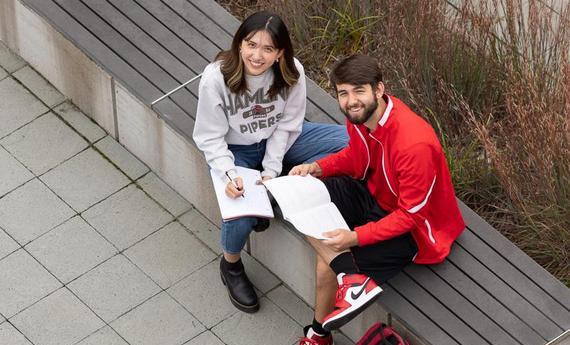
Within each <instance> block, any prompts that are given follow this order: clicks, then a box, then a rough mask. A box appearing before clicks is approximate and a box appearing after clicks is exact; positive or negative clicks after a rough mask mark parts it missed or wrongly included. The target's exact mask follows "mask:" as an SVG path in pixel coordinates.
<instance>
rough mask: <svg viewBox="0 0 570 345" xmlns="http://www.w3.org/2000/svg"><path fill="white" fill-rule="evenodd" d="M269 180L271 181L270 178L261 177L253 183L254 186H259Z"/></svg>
mask: <svg viewBox="0 0 570 345" xmlns="http://www.w3.org/2000/svg"><path fill="white" fill-rule="evenodd" d="M271 179H272V177H271V176H261V180H257V181H255V184H257V185H260V184H263V182H265V181H268V180H271Z"/></svg>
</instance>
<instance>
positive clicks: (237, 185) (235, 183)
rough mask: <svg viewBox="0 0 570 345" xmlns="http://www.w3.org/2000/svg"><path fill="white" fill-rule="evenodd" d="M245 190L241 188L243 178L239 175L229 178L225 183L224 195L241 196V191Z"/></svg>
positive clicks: (233, 197)
mask: <svg viewBox="0 0 570 345" xmlns="http://www.w3.org/2000/svg"><path fill="white" fill-rule="evenodd" d="M244 192H245V190H244V188H243V180H242V178H241V177H239V176H238V177H236V178H234V179H233V180H230V182H228V184H227V185H226V195H227V196H228V197H230V198H232V199H235V198H238V197H240V196H241V197H243V193H244Z"/></svg>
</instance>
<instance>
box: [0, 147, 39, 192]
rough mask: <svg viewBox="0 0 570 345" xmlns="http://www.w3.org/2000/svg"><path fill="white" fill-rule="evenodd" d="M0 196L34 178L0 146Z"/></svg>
mask: <svg viewBox="0 0 570 345" xmlns="http://www.w3.org/2000/svg"><path fill="white" fill-rule="evenodd" d="M0 167H2V169H0V197H2V196H3V195H4V194H6V193H8V192H9V191H11V190H12V189H14V188H16V187H18V186H19V185H21V184H23V183H24V182H27V181H29V180H31V179H32V178H34V175H33V174H32V173H31V172H30V171H28V169H26V168H25V167H24V166H23V165H22V164H21V163H20V162H18V160H16V159H15V158H14V157H12V156H11V155H10V153H8V151H6V150H4V148H3V147H0Z"/></svg>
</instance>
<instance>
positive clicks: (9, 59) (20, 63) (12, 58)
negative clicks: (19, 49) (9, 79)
mask: <svg viewBox="0 0 570 345" xmlns="http://www.w3.org/2000/svg"><path fill="white" fill-rule="evenodd" d="M25 65H26V61H24V60H22V58H21V57H19V56H18V55H16V54H14V53H13V52H12V51H11V50H10V48H8V47H7V46H6V45H5V44H4V42H2V41H0V66H2V67H3V68H4V69H5V70H6V71H8V72H10V73H12V72H15V71H17V70H18V69H20V68H22V67H24V66H25Z"/></svg>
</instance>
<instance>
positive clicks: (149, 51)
mask: <svg viewBox="0 0 570 345" xmlns="http://www.w3.org/2000/svg"><path fill="white" fill-rule="evenodd" d="M121 1H122V2H123V3H125V4H126V3H127V1H128V0H121ZM83 2H84V4H85V5H87V6H88V7H89V8H90V9H91V10H92V11H94V12H95V13H97V14H98V15H99V16H100V18H101V19H103V20H105V21H106V22H107V23H109V25H110V26H111V27H113V28H114V29H115V30H117V31H119V32H120V33H121V36H123V37H124V38H125V39H127V40H128V42H130V43H131V44H132V45H133V46H135V47H137V48H138V50H140V51H141V53H143V54H145V55H146V56H147V57H148V58H149V59H151V60H152V62H154V63H155V64H156V65H158V66H160V68H161V69H162V70H164V71H166V72H167V73H168V74H169V75H171V76H172V77H173V78H175V79H176V80H177V82H178V83H179V84H181V83H183V82H184V81H186V80H189V79H191V78H192V77H195V76H196V75H197V73H196V71H201V70H202V69H203V68H204V67H205V61H204V60H203V58H202V57H201V56H199V55H197V54H195V55H194V56H193V58H192V59H189V60H187V61H188V63H189V64H190V67H188V66H186V65H185V64H184V62H182V61H181V60H180V59H178V58H177V57H176V56H174V55H173V54H170V53H169V52H168V51H167V50H166V49H165V48H164V47H162V46H160V45H159V44H158V43H157V42H156V41H155V40H154V39H153V38H152V37H150V36H149V35H148V34H147V33H146V32H145V31H143V29H142V28H140V27H138V26H137V25H135V24H134V23H133V22H131V20H130V18H128V17H125V16H124V15H123V14H122V13H121V12H119V11H118V10H117V9H116V8H115V7H113V6H112V5H111V4H110V3H108V2H106V1H100V0H84V1H83ZM129 5H131V6H130V7H131V8H136V7H135V6H136V4H132V3H131V4H129ZM110 39H111V40H112V39H113V37H110ZM187 88H188V89H190V92H191V94H193V95H194V97H195V98H196V99H197V98H198V96H197V95H198V85H197V83H193V84H190V85H189V86H188V87H187ZM184 91H186V90H180V91H179V92H180V93H183V92H184Z"/></svg>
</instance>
